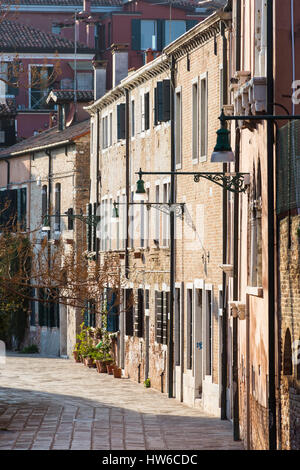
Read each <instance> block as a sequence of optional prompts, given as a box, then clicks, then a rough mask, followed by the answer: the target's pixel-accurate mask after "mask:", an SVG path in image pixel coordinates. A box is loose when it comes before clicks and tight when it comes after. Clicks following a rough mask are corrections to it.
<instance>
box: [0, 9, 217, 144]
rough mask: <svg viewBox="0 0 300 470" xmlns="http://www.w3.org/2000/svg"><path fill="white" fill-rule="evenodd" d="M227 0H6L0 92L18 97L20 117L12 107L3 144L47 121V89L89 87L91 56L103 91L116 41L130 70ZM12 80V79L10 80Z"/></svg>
mask: <svg viewBox="0 0 300 470" xmlns="http://www.w3.org/2000/svg"><path fill="white" fill-rule="evenodd" d="M200 3H201V2H200ZM224 3H225V0H218V1H213V2H205V5H204V6H199V7H198V3H197V2H194V1H192V0H178V1H175V2H172V3H171V4H170V5H166V4H164V3H163V2H162V3H161V4H160V3H157V2H155V4H154V3H153V2H152V1H151V0H144V1H136V2H131V1H126V2H122V1H121V0H112V1H110V2H107V1H106V0H92V1H91V0H71V1H69V0H62V1H60V2H59V6H57V2H56V1H54V0H32V1H29V2H28V1H26V2H25V0H24V1H23V0H21V1H18V2H15V1H14V0H8V2H7V4H8V5H9V6H10V9H9V11H7V13H6V15H5V17H4V21H3V22H1V24H0V47H1V50H2V52H3V53H4V58H2V59H1V62H2V67H3V68H4V72H5V73H7V74H8V75H9V77H8V78H10V80H9V82H10V83H9V84H4V83H3V82H2V90H1V93H0V94H1V96H2V101H3V102H6V99H7V97H12V98H14V97H15V101H16V111H17V118H16V123H15V130H14V115H13V114H12V115H10V118H11V122H10V123H9V125H8V123H7V121H6V122H5V123H4V124H3V126H2V128H3V129H2V130H3V131H5V132H6V133H7V136H6V137H5V138H4V140H3V139H2V140H3V142H0V145H1V146H2V147H7V146H8V145H11V144H12V143H14V139H13V136H14V133H16V140H17V141H19V140H20V139H23V138H26V137H29V136H31V135H32V134H34V133H36V132H40V131H42V130H45V129H47V128H48V127H49V117H50V116H51V111H52V110H53V106H55V105H53V103H52V105H51V106H49V105H47V104H46V103H45V97H46V96H47V95H48V92H49V89H53V88H54V89H69V90H74V88H76V89H77V90H80V91H83V90H85V91H90V90H93V69H92V63H91V62H92V59H93V57H94V56H95V54H96V59H97V61H98V63H99V61H101V67H102V69H103V72H104V74H105V76H104V84H103V91H102V94H104V93H105V92H106V90H108V89H110V88H111V87H112V86H113V85H115V83H113V76H112V75H113V74H112V68H113V60H114V59H113V57H114V50H115V46H116V45H117V48H118V50H120V49H125V50H126V51H127V52H128V56H127V58H126V64H125V65H124V67H125V68H126V73H125V75H127V71H128V69H131V68H139V67H141V66H142V65H143V64H144V63H145V51H146V50H147V49H149V48H151V49H153V50H154V54H155V55H157V54H159V53H161V51H162V49H163V48H164V47H165V46H166V45H167V44H168V43H169V42H171V41H173V40H174V39H176V38H177V37H178V36H180V35H182V34H184V33H185V32H186V31H187V30H188V29H190V28H191V27H192V26H194V25H195V24H196V23H197V22H198V21H201V20H202V19H203V18H204V17H206V16H207V15H209V14H210V13H211V12H212V11H214V10H215V9H216V8H218V7H219V6H221V5H222V4H224ZM75 24H76V27H74V25H75ZM75 42H76V43H77V46H76V48H75ZM75 49H76V50H75ZM16 56H17V57H18V60H20V62H21V64H22V67H21V68H20V70H18V71H17V75H18V80H16V77H15V76H12V75H16V70H15V67H12V66H11V65H9V64H11V63H12V61H13V58H14V57H16ZM75 57H76V59H75ZM12 69H13V72H12ZM54 72H55V73H54ZM75 75H76V85H75V86H74V81H75ZM33 76H35V77H39V78H40V80H34V79H33V78H32V77H33ZM38 81H40V82H41V83H37V82H38ZM16 82H18V83H17V86H15V87H14V86H12V85H13V84H15V83H16ZM33 82H36V83H33ZM51 107H52V109H50V108H51ZM7 127H9V129H8V130H7Z"/></svg>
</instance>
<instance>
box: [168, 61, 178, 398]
mask: <svg viewBox="0 0 300 470" xmlns="http://www.w3.org/2000/svg"><path fill="white" fill-rule="evenodd" d="M170 60H171V63H170V72H171V86H170V117H171V184H170V204H175V202H176V196H175V175H174V172H175V170H176V165H175V123H174V90H175V59H174V57H173V56H172V57H171V58H170ZM174 294H175V214H174V211H172V210H171V211H170V318H169V331H168V351H169V355H168V396H169V398H173V396H174V391H173V388H174V376H173V374H174V339H173V327H174Z"/></svg>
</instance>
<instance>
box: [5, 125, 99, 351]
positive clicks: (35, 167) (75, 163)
mask: <svg viewBox="0 0 300 470" xmlns="http://www.w3.org/2000/svg"><path fill="white" fill-rule="evenodd" d="M89 159H90V123H89V120H86V121H83V122H80V123H78V122H77V123H76V122H75V123H73V125H71V126H70V127H68V128H64V129H62V130H61V131H59V132H58V130H57V127H54V128H52V129H49V130H47V131H45V132H43V133H41V134H39V135H38V136H34V137H31V138H30V139H27V140H26V141H24V142H21V143H19V144H16V145H14V146H12V147H10V148H9V152H7V151H2V154H1V156H0V166H1V173H2V170H3V172H4V169H5V164H6V163H5V162H9V164H10V168H11V170H12V171H11V172H10V181H9V182H6V181H2V180H1V182H0V184H1V186H2V188H1V189H0V190H7V189H9V190H12V189H13V188H15V187H16V188H20V189H21V188H24V189H23V191H24V190H26V194H25V200H26V203H25V209H24V210H25V214H26V215H25V217H26V228H27V231H28V233H30V236H31V237H34V238H33V240H34V242H35V243H37V246H38V245H39V243H43V240H44V239H45V238H46V239H47V240H48V244H49V247H50V249H51V250H53V249H54V247H55V242H56V241H58V240H61V241H62V243H63V244H64V247H65V248H64V249H65V251H66V252H70V250H73V251H74V253H77V252H78V253H79V252H81V251H82V250H81V247H82V245H83V243H84V244H85V232H86V229H85V226H83V222H82V221H80V220H75V221H74V222H73V223H71V224H70V223H69V220H68V218H66V217H60V216H58V217H50V219H49V227H48V228H47V230H46V231H45V227H44V225H45V216H46V215H47V214H51V213H56V212H57V213H58V214H64V213H66V212H67V211H68V210H70V209H71V210H72V214H79V213H80V210H82V211H83V210H85V207H86V203H87V202H88V200H89V168H90V162H89ZM15 169H16V170H17V173H16V171H15ZM20 170H22V171H20ZM16 176H17V177H16ZM4 185H5V186H4ZM3 186H4V187H3ZM21 190H22V189H21ZM51 247H52V248H51ZM53 259H54V258H53ZM53 275H55V273H53ZM33 281H34V280H33ZM43 295H44V294H43V293H42V292H40V289H38V288H36V289H35V290H34V292H32V296H33V297H34V298H43V297H41V296H43ZM28 322H29V325H28V331H27V333H26V339H25V345H26V344H32V343H34V344H36V345H37V346H38V348H39V350H40V352H41V353H42V354H48V355H57V356H67V354H68V355H71V354H72V351H73V348H74V344H75V342H76V334H77V333H78V332H79V325H80V323H81V322H82V315H81V311H80V309H78V308H77V309H74V307H71V306H69V305H68V306H67V305H66V304H63V303H61V304H58V303H56V302H54V303H48V304H47V303H46V304H45V303H43V302H38V301H32V302H31V309H30V312H29V317H28Z"/></svg>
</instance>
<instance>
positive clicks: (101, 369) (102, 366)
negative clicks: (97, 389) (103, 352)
mask: <svg viewBox="0 0 300 470" xmlns="http://www.w3.org/2000/svg"><path fill="white" fill-rule="evenodd" d="M95 362H96V367H97V372H99V374H106V372H107V369H106V363H105V362H103V361H101V360H100V359H96V360H95Z"/></svg>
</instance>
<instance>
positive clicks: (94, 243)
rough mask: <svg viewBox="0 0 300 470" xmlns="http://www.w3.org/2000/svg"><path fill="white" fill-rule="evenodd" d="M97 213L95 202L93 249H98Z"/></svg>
mask: <svg viewBox="0 0 300 470" xmlns="http://www.w3.org/2000/svg"><path fill="white" fill-rule="evenodd" d="M96 215H97V203H96V202H94V204H93V216H94V217H93V225H92V251H97V225H96Z"/></svg>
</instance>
